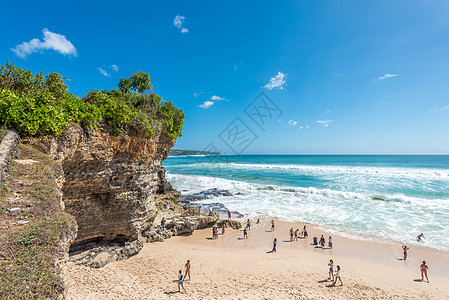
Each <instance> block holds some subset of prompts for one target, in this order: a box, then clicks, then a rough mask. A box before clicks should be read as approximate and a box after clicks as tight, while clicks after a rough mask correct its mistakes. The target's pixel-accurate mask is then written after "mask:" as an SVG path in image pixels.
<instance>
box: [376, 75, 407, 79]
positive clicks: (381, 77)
mask: <svg viewBox="0 0 449 300" xmlns="http://www.w3.org/2000/svg"><path fill="white" fill-rule="evenodd" d="M398 76H401V74H384V75H382V76H379V77H377V80H384V79H387V78H393V77H398Z"/></svg>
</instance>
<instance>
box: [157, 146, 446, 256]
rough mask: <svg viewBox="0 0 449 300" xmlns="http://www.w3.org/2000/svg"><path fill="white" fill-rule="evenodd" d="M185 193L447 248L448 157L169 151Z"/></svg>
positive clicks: (174, 176)
mask: <svg viewBox="0 0 449 300" xmlns="http://www.w3.org/2000/svg"><path fill="white" fill-rule="evenodd" d="M164 166H165V168H166V170H167V173H168V179H169V181H170V182H171V183H172V184H173V186H174V187H175V188H177V189H178V190H180V191H182V193H183V194H190V193H194V192H199V191H202V190H205V189H209V188H220V189H227V190H229V191H230V192H231V193H233V194H237V195H235V196H231V197H220V198H215V197H214V198H213V199H210V200H205V201H204V202H205V203H206V202H207V201H209V202H221V203H223V204H225V205H226V206H227V207H228V208H230V209H231V210H237V211H239V212H242V213H244V214H248V215H249V216H250V217H257V215H269V216H272V217H279V218H281V219H284V220H289V221H301V222H309V223H314V224H319V225H321V226H322V227H325V228H326V229H327V230H330V231H331V232H335V233H339V234H341V235H345V236H351V237H356V238H366V239H376V238H377V239H382V240H385V239H387V240H393V241H398V242H406V243H416V236H417V235H418V234H419V233H421V232H423V233H424V235H425V236H426V239H425V241H424V242H423V244H424V245H426V246H429V247H433V248H437V249H444V250H449V238H448V237H447V232H448V230H449V156H357V155H244V156H189V157H169V158H168V159H167V160H166V161H165V162H164Z"/></svg>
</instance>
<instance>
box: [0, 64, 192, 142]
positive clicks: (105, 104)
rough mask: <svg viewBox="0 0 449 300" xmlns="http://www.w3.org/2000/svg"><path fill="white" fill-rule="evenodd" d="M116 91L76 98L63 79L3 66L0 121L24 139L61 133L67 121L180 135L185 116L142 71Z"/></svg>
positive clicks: (117, 130)
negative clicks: (157, 92)
mask: <svg viewBox="0 0 449 300" xmlns="http://www.w3.org/2000/svg"><path fill="white" fill-rule="evenodd" d="M119 88H120V89H119V90H112V91H98V90H92V91H91V92H89V93H88V94H87V95H86V96H84V97H83V98H82V99H80V98H79V97H77V96H75V95H73V94H71V93H70V92H69V91H68V89H67V85H66V84H65V77H62V76H61V75H59V74H57V73H50V74H47V75H46V76H44V75H43V73H42V72H41V73H38V74H36V75H33V74H32V72H31V71H28V70H22V69H19V68H17V67H16V66H15V65H14V64H11V63H9V62H8V63H7V64H6V65H5V66H0V123H1V125H4V126H6V127H9V128H12V129H15V130H17V131H18V132H20V133H22V134H26V135H36V134H51V135H60V134H61V133H62V132H63V131H64V130H65V129H66V128H67V127H68V126H69V124H70V122H76V123H78V124H80V125H82V126H84V127H87V128H91V129H95V128H97V125H98V124H100V123H101V122H105V123H107V124H109V125H110V126H111V127H112V133H111V134H112V135H120V134H121V133H122V132H123V130H124V129H125V128H126V127H128V126H132V127H135V128H137V130H139V131H141V132H143V133H144V134H145V135H146V136H149V137H150V136H153V135H154V132H155V128H162V129H163V130H165V131H166V133H167V135H169V136H170V137H172V138H177V137H178V136H181V130H182V126H183V124H184V117H185V116H184V113H183V112H182V110H180V109H178V108H176V107H175V106H174V105H173V104H172V103H171V102H164V101H162V98H161V97H160V96H158V95H157V94H155V93H153V92H150V91H151V89H152V84H151V82H150V76H149V75H148V74H147V73H144V72H139V73H134V74H133V75H132V76H131V77H129V78H125V79H121V80H120V82H119Z"/></svg>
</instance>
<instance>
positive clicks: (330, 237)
mask: <svg viewBox="0 0 449 300" xmlns="http://www.w3.org/2000/svg"><path fill="white" fill-rule="evenodd" d="M328 243H329V248H331V249H332V236H329V240H328Z"/></svg>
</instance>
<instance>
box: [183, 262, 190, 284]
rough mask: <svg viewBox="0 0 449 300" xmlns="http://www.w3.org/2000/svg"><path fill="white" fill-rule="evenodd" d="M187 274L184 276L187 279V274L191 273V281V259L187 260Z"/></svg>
mask: <svg viewBox="0 0 449 300" xmlns="http://www.w3.org/2000/svg"><path fill="white" fill-rule="evenodd" d="M185 267H186V274H185V275H184V278H185V279H186V280H187V275H189V281H190V260H189V259H188V260H187V262H186V265H185Z"/></svg>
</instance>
